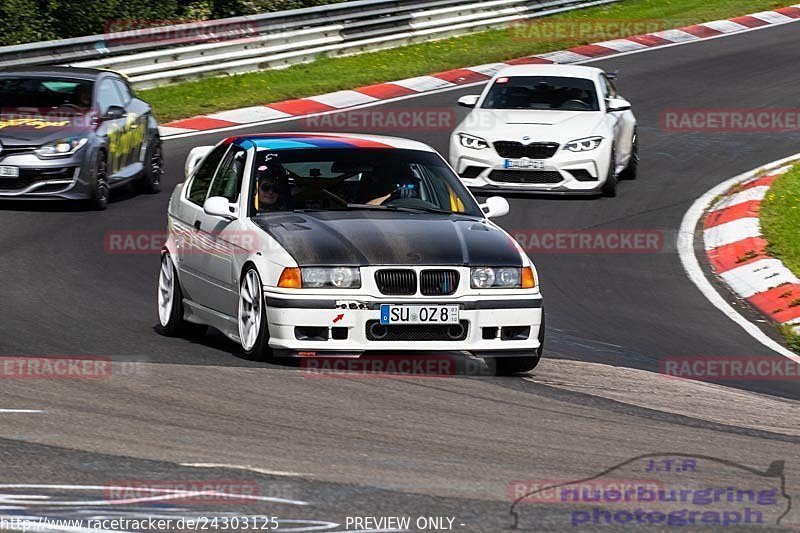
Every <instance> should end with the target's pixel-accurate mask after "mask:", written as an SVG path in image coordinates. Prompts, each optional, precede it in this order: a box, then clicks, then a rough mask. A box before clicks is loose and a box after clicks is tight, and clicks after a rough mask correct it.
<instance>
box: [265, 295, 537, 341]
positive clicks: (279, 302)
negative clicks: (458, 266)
mask: <svg viewBox="0 0 800 533" xmlns="http://www.w3.org/2000/svg"><path fill="white" fill-rule="evenodd" d="M265 296H266V303H267V319H268V321H269V332H270V343H269V344H270V347H271V348H273V349H274V350H277V351H278V352H279V353H281V354H283V355H326V354H331V355H354V356H355V355H360V354H362V353H364V352H368V351H373V350H375V351H397V350H402V351H409V352H416V353H419V352H424V351H431V352H439V351H467V352H471V353H472V354H474V355H478V356H480V355H482V354H485V355H488V354H491V355H492V356H493V357H495V356H502V355H504V354H506V355H516V356H518V355H520V354H523V353H525V354H528V355H532V352H533V351H535V350H536V349H537V348H539V346H540V341H539V337H540V336H539V328H540V326H541V322H542V298H541V295H540V294H535V295H526V296H520V297H510V296H507V295H506V296H499V297H496V298H492V299H486V298H481V299H469V298H465V297H461V298H446V297H444V298H441V299H432V298H426V299H421V298H419V297H417V298H403V297H396V298H393V297H386V298H374V297H363V298H353V297H352V296H348V297H337V296H336V295H331V296H330V297H327V296H323V297H321V296H319V295H315V296H311V297H301V296H299V295H298V296H295V295H291V296H287V295H286V294H282V293H274V292H270V291H269V290H267V292H266V294H265ZM381 304H407V305H444V304H449V305H452V304H457V305H458V306H459V318H460V321H461V323H462V325H463V326H464V328H465V330H466V331H464V332H463V334H461V335H455V336H453V338H450V337H449V336H448V334H447V333H444V328H443V329H442V335H441V336H439V335H438V334H435V336H436V337H437V340H415V339H413V338H409V329H406V330H405V331H400V330H399V329H395V330H393V331H394V332H396V333H397V337H402V338H398V340H371V335H370V333H369V325H371V324H373V323H374V322H375V321H378V322H379V321H380V305H381ZM343 306H344V307H345V308H343ZM413 327H414V326H408V325H396V326H390V328H413ZM426 327H427V326H426ZM526 328H527V329H526ZM420 331H421V330H420ZM437 331H438V330H437ZM309 333H313V334H314V335H313V337H312V338H309V335H308V334H309ZM428 333H430V332H428ZM451 333H455V332H451ZM514 334H515V335H514ZM392 336H394V335H392ZM412 336H413V335H412ZM523 337H524V338H523Z"/></svg>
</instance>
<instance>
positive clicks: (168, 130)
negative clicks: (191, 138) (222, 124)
mask: <svg viewBox="0 0 800 533" xmlns="http://www.w3.org/2000/svg"><path fill="white" fill-rule="evenodd" d="M191 118H194V117H191ZM195 131H197V130H191V129H189V128H174V127H172V126H159V127H158V134H159V135H161V136H162V137H166V136H170V137H172V136H175V135H181V134H186V133H188V134H190V135H191V134H192V133H194V132H195Z"/></svg>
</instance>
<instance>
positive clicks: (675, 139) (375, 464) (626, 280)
mask: <svg viewBox="0 0 800 533" xmlns="http://www.w3.org/2000/svg"><path fill="white" fill-rule="evenodd" d="M798 29H800V25H798V24H788V25H784V26H780V27H776V28H771V29H765V30H762V31H756V32H750V33H747V34H743V35H737V36H732V37H727V38H722V39H715V40H710V41H705V42H702V43H696V44H689V45H684V46H677V47H671V48H667V49H661V50H656V51H650V52H647V53H642V54H634V55H629V56H623V57H619V58H615V59H609V60H605V61H600V62H595V63H594V65H597V66H601V67H603V68H606V69H609V70H615V69H619V70H620V71H621V78H620V80H619V83H618V86H619V88H620V90H621V92H622V93H623V94H624V95H625V96H626V97H627V98H628V99H630V100H631V101H632V102H633V103H634V109H635V112H636V114H637V117H638V120H639V124H640V142H641V151H642V157H643V163H642V167H641V174H640V177H639V179H638V180H636V181H624V182H621V184H620V187H619V196H618V197H617V198H614V199H607V198H599V199H594V198H569V199H568V198H553V197H550V198H541V197H540V198H515V199H513V200H512V201H511V208H512V211H511V214H510V215H509V216H507V217H504V218H502V219H499V222H500V223H501V224H502V225H503V226H504V227H506V228H507V229H509V230H514V231H524V230H533V229H546V228H550V229H559V230H589V229H601V230H602V229H613V230H616V229H620V228H624V229H633V230H660V231H663V232H664V234H665V236H666V246H665V249H664V250H662V251H660V252H659V253H648V254H556V253H549V254H548V253H544V254H539V255H536V256H534V261H535V262H536V264H537V267H538V269H539V272H540V275H541V278H542V285H543V292H544V295H545V298H546V300H545V301H546V308H547V313H548V331H547V340H546V351H545V356H546V359H545V360H543V362H542V363H541V364H540V365H539V367H537V369H536V370H535V371H534V372H533V373H531V374H530V375H529V376H527V377H515V378H494V377H489V376H486V375H482V376H481V375H473V374H474V372H473V369H474V368H475V366H469V367H468V369H467V370H466V371H465V375H463V376H459V377H448V378H419V377H416V378H412V377H402V376H391V377H381V378H372V379H367V378H363V377H355V376H352V377H340V378H310V377H308V376H307V375H305V374H303V373H302V372H301V371H300V370H299V369H298V368H295V367H292V366H281V365H264V364H257V363H253V362H249V361H246V360H244V359H242V358H240V357H239V356H238V351H237V347H236V346H234V345H233V344H232V343H230V342H228V341H226V340H225V339H223V338H222V337H221V335H218V334H214V333H213V332H212V333H209V334H207V335H206V336H204V337H202V338H193V339H192V338H165V337H162V336H160V335H159V334H158V333H157V332H156V330H155V325H156V323H157V315H156V310H155V282H156V276H157V272H158V265H159V262H158V256H157V255H153V254H144V255H125V254H109V253H106V252H105V250H104V236H105V235H106V233H107V232H108V231H125V230H161V229H163V228H164V227H165V223H166V219H165V212H166V204H167V200H168V196H169V192H170V191H171V190H172V187H173V186H174V185H175V183H177V182H178V181H180V179H181V172H182V167H183V161H184V158H185V156H186V154H187V152H188V151H189V150H190V148H192V147H193V146H197V145H200V144H212V143H214V142H216V141H217V140H218V139H219V138H221V137H222V136H223V135H228V134H219V133H218V134H208V135H203V136H196V137H190V138H184V139H178V140H173V141H168V142H167V143H166V154H167V165H168V166H167V169H168V170H167V175H166V177H165V183H164V189H165V192H163V193H162V194H160V195H157V196H137V195H134V194H133V193H130V194H127V193H124V192H123V193H122V194H118V195H117V196H116V201H114V202H112V204H111V205H110V207H109V209H108V211H106V212H92V211H84V210H82V209H80V208H78V207H76V206H72V205H68V204H61V203H59V204H44V203H36V204H30V203H25V204H21V203H12V204H3V205H2V211H0V225H2V228H3V231H2V234H0V250H2V260H0V273H2V280H3V290H2V303H3V305H2V311H0V312H2V318H1V319H0V355H4V356H34V355H92V356H108V357H112V358H113V359H114V361H115V362H116V363H115V365H116V366H115V371H114V373H113V375H112V376H111V377H110V378H109V379H101V380H59V381H54V380H30V379H7V380H3V383H1V384H0V460H1V461H2V465H3V468H2V470H1V472H2V474H0V484H35V485H37V486H36V487H24V488H23V487H9V486H0V505H6V506H7V507H10V509H7V510H5V511H2V510H0V512H5V513H6V514H7V515H8V514H15V513H16V514H19V513H25V514H29V515H33V516H89V515H91V514H95V515H102V516H111V515H113V516H129V517H130V516H148V515H153V514H154V513H156V512H158V513H162V514H164V515H169V516H178V515H189V514H196V515H207V516H208V515H210V514H217V515H219V514H225V513H247V514H262V515H263V514H272V515H277V516H278V517H279V519H280V520H282V521H283V522H282V527H281V530H285V531H286V530H290V529H289V526H290V525H292V527H294V528H295V530H308V529H307V528H308V527H310V525H309V523H308V522H303V523H301V522H294V523H292V522H289V520H298V521H308V520H317V521H321V522H324V523H326V524H328V525H327V526H325V525H324V524H323V525H321V524H320V523H318V524H316V525H317V526H318V527H319V528H321V529H320V530H327V531H334V530H336V531H338V530H340V529H341V530H343V529H344V528H345V520H346V517H347V516H365V515H369V516H386V515H409V516H412V517H414V518H416V517H417V516H449V517H453V518H455V520H454V523H453V527H454V529H456V530H463V531H498V530H501V529H502V528H505V527H507V526H508V525H509V523H510V518H509V506H510V501H511V500H510V498H509V483H510V482H511V481H513V480H543V479H560V480H575V479H581V478H585V477H590V476H592V475H595V474H597V473H600V472H602V471H604V470H606V469H608V468H610V467H612V466H613V465H615V464H617V463H620V462H622V461H625V460H626V459H630V458H633V457H635V456H638V455H639V454H644V453H657V452H660V453H665V454H675V453H683V454H689V455H692V454H695V455H699V454H704V455H711V456H714V457H717V458H721V459H727V460H730V461H733V462H735V463H737V464H740V465H747V466H749V467H751V468H754V469H757V470H766V469H767V467H768V466H769V465H770V463H772V462H773V461H776V460H784V461H786V466H785V475H786V490H787V492H788V493H789V494H795V495H797V494H800V446H798V444H799V443H800V425H799V424H798V417H797V412H798V409H797V408H798V403H797V400H798V399H800V384H799V383H798V381H797V380H794V381H791V380H789V381H784V382H780V381H758V382H751V383H728V384H726V385H724V386H718V385H712V384H705V383H694V382H679V381H676V380H669V379H664V378H663V377H660V376H659V375H658V369H659V362H660V361H661V360H662V359H663V358H664V357H669V356H689V357H701V356H705V355H723V356H731V357H739V356H749V355H768V354H767V353H766V349H765V348H763V347H762V346H761V345H760V344H759V343H757V342H756V341H755V340H753V339H752V338H751V337H750V336H748V335H747V334H746V333H745V332H744V331H743V330H741V329H740V328H739V326H737V325H736V324H734V323H733V322H731V321H730V320H729V319H728V318H726V317H724V316H723V315H722V314H721V313H720V312H719V311H718V310H717V309H716V308H714V307H713V306H712V305H711V304H710V303H709V302H708V301H707V300H706V299H705V298H704V297H703V295H702V294H701V293H700V292H699V291H698V290H697V289H696V288H695V287H694V286H693V285H692V284H691V283H690V282H689V281H688V279H687V277H686V275H685V273H684V271H683V269H682V267H681V263H680V260H679V258H678V255H677V253H676V251H675V248H674V246H673V241H674V236H675V234H676V232H677V229H678V227H679V225H680V221H681V218H682V216H683V214H684V213H685V211H686V210H687V209H688V207H689V206H690V205H691V204H692V202H693V201H694V200H695V199H696V198H698V197H699V196H701V195H702V194H703V193H704V192H705V191H706V190H708V189H709V188H711V187H712V186H713V185H715V184H717V183H719V182H721V181H722V180H724V179H726V178H728V177H730V176H733V175H736V174H738V173H741V172H744V171H746V170H749V169H751V168H754V167H756V166H758V165H760V164H762V163H766V162H769V161H772V160H776V159H779V158H781V157H785V156H787V155H789V154H792V153H795V152H797V151H798V145H800V136H798V135H797V134H764V133H760V134H745V133H737V134H731V133H728V134H708V133H702V134H701V133H696V134H686V133H669V132H665V131H663V130H662V129H661V128H660V124H659V120H660V115H661V113H662V111H664V110H666V109H673V108H737V107H738V108H750V107H769V108H791V107H796V106H797V105H798V97H797V87H798V86H800V70H798V69H797V68H794V66H793V65H796V64H797V61H798V58H799V56H798V52H797V50H798V44H800V34H799V33H798ZM478 89H479V88H462V89H459V90H455V91H448V92H443V93H438V94H432V95H427V96H422V97H418V98H414V99H409V100H403V101H399V102H394V103H387V104H385V105H382V106H380V107H379V108H372V109H381V110H389V109H408V108H410V107H413V108H448V109H451V108H452V107H453V105H454V103H455V100H456V98H458V97H459V96H460V95H463V94H469V93H473V92H476V91H477V90H478ZM300 129H307V128H305V127H304V124H303V122H302V121H292V122H284V123H281V124H277V125H274V126H271V127H260V128H257V129H256V130H257V131H296V130H300ZM245 131H247V130H242V132H245ZM397 133H398V134H399V135H402V136H407V137H412V138H416V139H419V140H422V141H424V142H427V143H429V144H431V145H432V146H434V147H435V148H436V149H438V150H440V151H441V152H442V153H446V152H447V132H441V131H429V132H397ZM123 363H127V364H123ZM470 365H474V363H470ZM2 409H33V410H42V411H45V412H43V413H8V412H3V411H2ZM189 463H191V464H197V463H206V464H218V465H236V466H237V467H246V468H245V469H242V468H235V469H234V468H230V467H218V468H198V467H189V466H181V464H189ZM256 470H257V471H256ZM722 470H724V469H722V468H720V469H719V470H716V469H715V470H713V472H714V475H718V476H719V477H720V479H723V478H724V476H731V479H741V478H742V476H738V477H737V476H736V475H734V474H730V472H727V473H724V472H722ZM628 475H629V476H630V475H632V474H628ZM704 475H711V471H710V470H709V471H707V472H704ZM619 476H623V477H624V475H623V474H620V475H619ZM147 480H167V481H186V480H243V481H244V482H246V483H256V484H258V486H259V487H260V491H259V494H260V495H262V496H264V497H267V498H270V497H273V496H274V497H281V498H283V499H286V500H291V501H292V502H294V503H286V502H276V501H273V500H269V499H268V500H266V501H254V502H253V503H252V504H247V505H245V504H242V503H241V502H239V503H231V502H219V501H216V500H212V501H208V500H204V501H202V502H191V501H190V502H174V501H171V500H167V501H156V502H152V501H145V502H139V503H136V504H130V503H129V504H121V503H114V504H113V505H110V504H109V503H108V501H107V499H106V500H104V499H103V490H102V487H103V486H107V485H109V484H114V483H123V484H124V483H125V482H126V481H127V482H133V481H139V482H146V481H147ZM43 485H47V487H45V486H43ZM68 485H81V486H94V487H101V489H97V488H94V489H85V488H79V487H75V486H71V487H70V486H68ZM9 494H27V495H29V496H31V495H36V496H48V497H49V498H50V499H45V500H42V499H40V500H39V501H40V502H45V503H44V504H43V505H41V506H37V505H35V504H31V503H30V502H31V501H34V500H31V499H27V500H16V501H23V503H22V504H19V503H17V504H9V503H8V502H9V501H12V500H9V497H8V496H2V495H9ZM63 500H71V501H72V502H73V504H72V505H62V504H63ZM58 501H62V504H58ZM92 501H93V502H94V503H86V502H92ZM97 501H100V502H101V503H100V504H98V503H97ZM104 501H105V504H103V503H102V502H104ZM795 501H797V499H795ZM48 502H49V503H48ZM75 502H77V503H75ZM299 502H302V503H304V504H307V505H302V504H301V503H299ZM40 507H41V509H40ZM797 507H798V506H797V504H796V503H795V507H794V510H793V511H792V512H791V513H790V515H789V517H788V519H787V520H789V523H794V524H795V527H796V524H798V523H800V518H798V511H797ZM520 511H521V514H520V526H521V528H523V530H529V531H539V530H565V529H575V528H573V527H572V525H571V524H570V519H569V516H570V515H569V509H566V508H564V507H563V506H555V505H545V506H542V505H538V506H537V505H527V506H522V507H521V508H520ZM336 523H339V524H341V526H340V527H339V528H338V529H337V526H335V525H334V524H336ZM786 523H787V522H786V521H784V525H785V524H786ZM303 524H305V525H303ZM640 527H641V526H640ZM304 528H306V529H304ZM323 528H326V529H323ZM351 529H352V528H351ZM412 529H414V528H412ZM603 529H605V530H615V529H616V528H615V527H614V526H606V527H605V528H603ZM671 529H672V530H674V528H671ZM711 529H715V528H713V527H712V528H711Z"/></svg>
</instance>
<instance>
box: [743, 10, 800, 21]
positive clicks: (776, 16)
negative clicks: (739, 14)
mask: <svg viewBox="0 0 800 533" xmlns="http://www.w3.org/2000/svg"><path fill="white" fill-rule="evenodd" d="M749 16H751V17H753V18H754V19H758V20H763V21H764V22H769V23H770V24H780V23H781V22H787V21H790V20H794V19H793V18H792V17H787V16H786V15H784V14H783V13H778V12H777V11H762V12H760V13H753V14H751V15H749Z"/></svg>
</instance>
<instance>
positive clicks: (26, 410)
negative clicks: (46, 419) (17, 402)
mask: <svg viewBox="0 0 800 533" xmlns="http://www.w3.org/2000/svg"><path fill="white" fill-rule="evenodd" d="M5 413H32V414H40V413H41V414H44V413H47V411H45V410H43V409H0V414H5Z"/></svg>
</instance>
